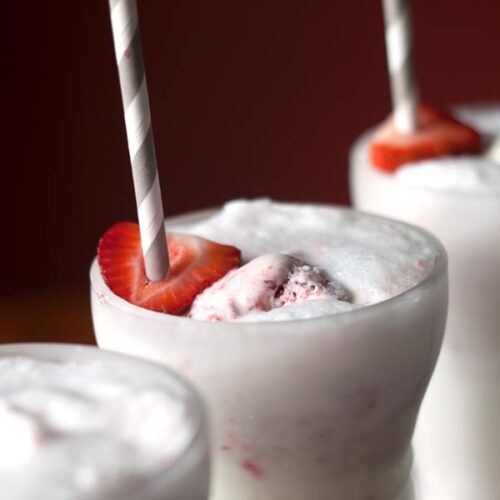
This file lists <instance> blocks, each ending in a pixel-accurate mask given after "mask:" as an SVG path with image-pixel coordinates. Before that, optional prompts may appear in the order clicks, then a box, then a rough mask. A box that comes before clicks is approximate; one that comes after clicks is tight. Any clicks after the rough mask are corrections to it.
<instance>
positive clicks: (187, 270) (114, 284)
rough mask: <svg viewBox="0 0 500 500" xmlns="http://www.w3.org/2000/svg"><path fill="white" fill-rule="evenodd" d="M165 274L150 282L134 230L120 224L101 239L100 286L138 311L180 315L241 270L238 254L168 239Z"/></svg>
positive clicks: (192, 240)
mask: <svg viewBox="0 0 500 500" xmlns="http://www.w3.org/2000/svg"><path fill="white" fill-rule="evenodd" d="M167 241H168V253H169V257H170V271H169V274H168V276H167V277H166V278H164V279H163V280H161V281H157V282H150V281H148V279H147V277H146V272H145V268H144V259H143V257H142V249H141V238H140V232H139V225H138V224H135V223H133V222H120V223H118V224H115V225H114V226H112V227H111V228H110V229H108V230H107V231H106V233H104V236H103V237H102V238H101V240H100V242H99V247H98V249H97V260H98V263H99V267H100V268H101V273H102V276H103V278H104V281H105V282H106V284H107V285H108V286H109V288H110V289H111V290H112V291H113V292H114V293H115V294H116V295H118V296H119V297H121V298H123V299H125V300H127V301H128V302H131V303H132V304H135V305H136V306H139V307H144V308H146V309H151V310H153V311H160V312H165V313H169V314H183V313H184V312H186V311H187V310H188V309H189V307H190V306H191V304H192V303H193V300H194V299H195V297H196V296H197V295H198V294H199V293H200V292H202V291H203V290H204V289H205V288H207V287H208V286H210V285H211V284H213V283H214V282H216V281H217V280H219V279H220V278H222V277H223V276H224V275H225V274H226V273H227V272H228V271H230V270H231V269H233V268H234V267H237V266H238V265H239V264H240V256H241V253H240V251H239V250H238V249H237V248H235V247H233V246H230V245H222V244H219V243H215V242H213V241H210V240H206V239H204V238H200V237H197V236H191V235H185V234H174V233H169V234H168V240H167Z"/></svg>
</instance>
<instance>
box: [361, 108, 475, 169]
mask: <svg viewBox="0 0 500 500" xmlns="http://www.w3.org/2000/svg"><path fill="white" fill-rule="evenodd" d="M480 149H481V136H480V134H478V133H477V132H476V131H475V130H474V129H473V128H471V127H469V126H467V125H464V124H463V123H461V122H459V121H458V120H456V119H455V118H453V117H452V116H451V115H449V114H448V113H446V112H445V111H442V110H440V109H438V108H434V107H431V106H425V105H421V106H419V109H418V128H417V130H415V131H414V132H411V133H402V132H398V131H397V130H396V128H395V127H394V121H393V119H392V118H389V119H388V120H387V121H385V122H384V123H383V124H382V125H381V126H380V127H379V128H378V129H377V131H376V132H375V134H374V135H373V138H372V142H371V144H370V161H371V163H372V164H373V165H374V166H376V167H377V168H379V169H380V170H383V171H385V172H394V171H395V170H396V169H397V168H398V167H399V166H401V165H403V164H405V163H410V162H415V161H420V160H424V159H426V158H434V157H437V156H448V155H458V154H466V153H478V152H479V151H480Z"/></svg>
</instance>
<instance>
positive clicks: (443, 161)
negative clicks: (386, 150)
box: [394, 156, 500, 194]
mask: <svg viewBox="0 0 500 500" xmlns="http://www.w3.org/2000/svg"><path fill="white" fill-rule="evenodd" d="M394 178H395V180H396V182H397V183H399V184H401V185H404V186H414V187H420V188H428V187H430V186H432V188H433V189H436V190H442V191H456V192H459V193H468V192H474V193H478V194H479V193H482V194H500V164H498V163H495V162H493V161H491V160H488V159H486V158H483V157H481V156H457V157H443V158H437V159H429V160H423V161H420V162H415V163H407V164H406V165H404V166H403V167H401V168H400V169H398V170H397V171H396V173H395V174H394Z"/></svg>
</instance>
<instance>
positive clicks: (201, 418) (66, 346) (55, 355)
mask: <svg viewBox="0 0 500 500" xmlns="http://www.w3.org/2000/svg"><path fill="white" fill-rule="evenodd" d="M82 353H83V356H84V357H83V358H81V356H82ZM15 356H25V357H32V358H36V359H40V360H44V361H53V362H58V361H75V360H76V361H78V360H80V361H82V362H87V361H91V360H109V361H110V362H113V361H115V362H120V363H133V364H134V365H141V366H142V367H143V368H145V369H146V370H154V371H159V372H161V373H162V374H164V375H165V376H166V379H167V380H168V384H170V383H171V382H173V384H175V387H174V388H175V389H179V388H180V392H181V393H182V396H185V397H186V405H188V406H189V407H190V408H191V409H192V411H193V418H192V419H191V424H190V427H191V428H192V432H191V435H190V436H189V440H188V441H187V443H186V445H185V446H184V447H183V448H182V449H181V450H180V451H179V452H178V453H177V454H175V455H174V459H173V460H172V461H171V462H169V463H163V462H159V464H158V465H155V466H153V467H151V471H150V475H145V476H144V477H143V478H142V479H141V480H140V481H139V483H138V484H137V485H136V486H135V487H132V488H130V487H128V489H127V496H126V497H124V499H123V500H127V499H128V498H130V499H133V498H136V497H135V496H134V495H137V494H141V495H148V494H149V493H154V492H155V491H156V488H158V487H160V488H161V484H163V483H166V484H170V482H172V484H174V483H175V479H171V478H172V477H174V478H175V471H176V470H177V468H178V467H181V465H182V463H184V462H188V461H189V458H190V456H191V454H192V453H193V451H196V448H197V447H198V446H200V445H201V446H203V441H204V440H205V435H204V433H206V432H208V415H207V407H206V404H205V402H204V400H203V398H202V396H201V393H200V392H199V390H198V389H197V388H196V387H195V385H194V384H193V383H191V382H190V381H189V380H188V379H187V378H185V377H184V376H182V375H180V374H179V373H178V372H176V371H174V370H173V369H171V368H169V367H168V366H166V365H163V364H161V363H158V362H155V361H150V360H146V359H143V358H139V357H136V356H132V355H130V354H122V353H120V352H114V351H110V350H107V349H101V348H99V347H97V346H91V345H84V344H72V343H62V342H15V343H7V344H2V345H0V358H4V357H15ZM145 498H149V497H145Z"/></svg>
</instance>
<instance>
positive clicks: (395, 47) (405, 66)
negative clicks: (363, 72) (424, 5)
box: [383, 0, 418, 133]
mask: <svg viewBox="0 0 500 500" xmlns="http://www.w3.org/2000/svg"><path fill="white" fill-rule="evenodd" d="M408 4H409V1H408V0H383V5H384V18H385V44H386V51H387V61H388V65H389V79H390V82H391V94H392V106H393V115H394V125H395V127H396V129H397V130H398V131H399V132H403V133H410V132H413V131H415V130H416V128H417V127H418V123H417V106H418V91H417V85H416V81H415V74H414V69H413V42H412V34H411V24H410V13H409V6H408Z"/></svg>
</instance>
